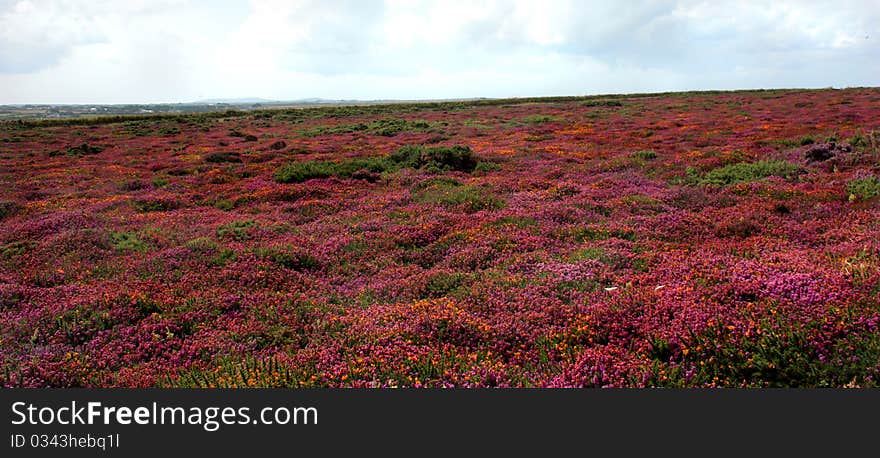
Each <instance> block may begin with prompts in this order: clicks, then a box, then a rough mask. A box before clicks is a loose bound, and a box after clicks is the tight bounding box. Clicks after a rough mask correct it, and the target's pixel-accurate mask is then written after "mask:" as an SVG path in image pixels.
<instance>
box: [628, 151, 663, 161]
mask: <svg viewBox="0 0 880 458" xmlns="http://www.w3.org/2000/svg"><path fill="white" fill-rule="evenodd" d="M633 156H635V157H636V159H641V160H644V161H649V160H651V159H657V153H655V152H654V151H650V150H642V151H636V152H635V153H634V154H633Z"/></svg>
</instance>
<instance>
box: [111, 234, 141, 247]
mask: <svg viewBox="0 0 880 458" xmlns="http://www.w3.org/2000/svg"><path fill="white" fill-rule="evenodd" d="M110 241H111V243H112V244H113V248H115V249H116V250H118V251H147V250H148V249H149V245H148V244H147V243H145V242H144V241H142V240H141V239H139V238H138V236H137V234H136V233H134V232H111V233H110Z"/></svg>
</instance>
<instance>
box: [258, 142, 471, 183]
mask: <svg viewBox="0 0 880 458" xmlns="http://www.w3.org/2000/svg"><path fill="white" fill-rule="evenodd" d="M476 166H477V157H476V156H474V154H473V153H472V152H471V149H470V148H469V147H467V146H424V145H408V146H403V147H401V148H399V149H398V150H397V151H395V152H393V153H391V154H390V155H389V156H387V157H384V156H380V157H367V158H356V159H347V160H342V161H306V162H290V163H287V164H285V165H283V166H281V167H280V168H279V169H278V170H276V171H275V181H277V182H279V183H302V182H304V181H307V180H311V179H313V178H328V177H332V176H335V177H340V178H351V177H353V176H355V177H360V176H361V175H363V176H364V177H368V175H365V174H359V173H357V172H360V171H366V172H370V173H383V172H395V171H397V170H400V169H402V168H414V169H424V170H428V171H438V172H446V171H450V170H458V171H462V172H472V171H473V170H474V169H475V168H476Z"/></svg>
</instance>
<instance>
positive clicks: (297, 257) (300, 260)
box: [257, 248, 321, 271]
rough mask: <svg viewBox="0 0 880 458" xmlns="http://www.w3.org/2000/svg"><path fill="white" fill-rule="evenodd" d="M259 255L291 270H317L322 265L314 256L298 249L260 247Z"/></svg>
mask: <svg viewBox="0 0 880 458" xmlns="http://www.w3.org/2000/svg"><path fill="white" fill-rule="evenodd" d="M257 256H259V257H261V258H264V259H269V260H271V261H272V262H274V263H277V264H279V265H281V266H283V267H286V268H288V269H291V270H297V271H304V270H315V269H318V268H319V267H321V263H320V261H318V259H317V258H315V257H314V256H312V255H310V254H308V253H303V252H300V251H298V250H282V249H279V248H259V249H257Z"/></svg>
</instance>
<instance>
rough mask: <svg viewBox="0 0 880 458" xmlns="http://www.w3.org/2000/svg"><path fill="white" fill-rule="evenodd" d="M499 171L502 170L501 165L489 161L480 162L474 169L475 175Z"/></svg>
mask: <svg viewBox="0 0 880 458" xmlns="http://www.w3.org/2000/svg"><path fill="white" fill-rule="evenodd" d="M498 170H501V165H500V164H497V163H495V162H489V161H480V162H478V163H477V166H476V167H474V173H487V172H496V171H498Z"/></svg>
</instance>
